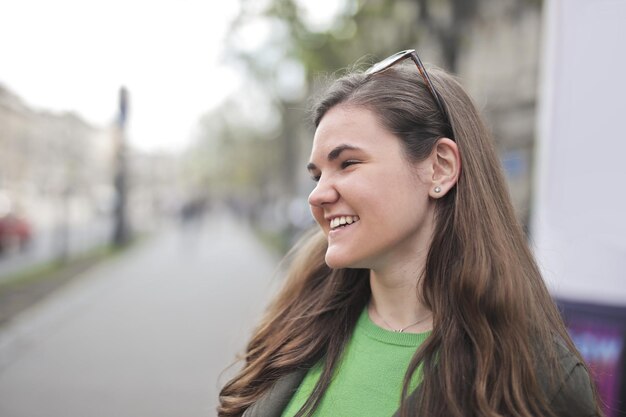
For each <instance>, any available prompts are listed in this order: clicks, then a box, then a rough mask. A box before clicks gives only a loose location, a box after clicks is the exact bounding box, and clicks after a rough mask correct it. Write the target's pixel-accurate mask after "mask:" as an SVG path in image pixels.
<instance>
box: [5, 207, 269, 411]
mask: <svg viewBox="0 0 626 417" xmlns="http://www.w3.org/2000/svg"><path fill="white" fill-rule="evenodd" d="M199 221H200V220H199ZM277 262H278V260H277V258H276V257H275V256H274V255H273V254H271V253H270V252H269V251H268V250H267V249H266V248H265V247H263V246H262V245H261V244H260V243H259V242H258V241H257V240H256V239H255V237H254V235H253V234H252V232H251V231H250V230H249V229H248V228H247V226H246V225H242V224H239V223H238V220H237V219H235V218H234V217H232V216H231V215H230V214H228V213H226V212H218V211H214V212H213V213H211V215H210V216H207V217H205V218H204V220H203V223H200V222H198V223H195V224H194V223H189V224H185V225H181V226H180V227H174V226H172V227H170V228H169V229H167V230H166V231H164V232H163V233H161V234H158V235H156V236H155V237H153V238H152V239H150V240H149V241H147V242H144V243H142V244H139V245H138V246H136V247H132V248H131V249H129V250H128V251H127V252H125V253H123V254H122V255H120V256H118V257H115V258H113V259H112V260H111V261H109V262H107V263H105V264H102V265H99V266H96V267H95V268H94V269H92V270H90V271H88V272H87V273H86V275H85V276H83V277H81V278H80V279H77V280H75V281H73V282H72V283H71V284H69V286H67V287H65V288H62V289H61V290H59V291H58V292H56V293H55V294H53V295H52V296H51V297H49V298H47V299H45V300H44V302H42V303H40V304H38V305H36V306H35V307H34V308H32V309H30V310H28V311H26V312H25V313H23V314H22V315H21V316H19V317H17V319H15V320H13V321H12V322H11V323H9V325H8V326H6V327H5V328H3V329H1V330H0V415H1V416H2V417H26V416H28V417H39V416H41V417H44V416H45V417H54V416H57V417H98V416H106V417H110V416H116V417H123V416H133V417H137V416H151V417H157V416H177V417H193V416H212V415H215V411H214V410H215V407H216V405H217V394H218V391H219V387H220V386H221V385H223V383H224V382H225V381H226V380H227V379H228V375H232V373H233V372H234V369H231V370H229V371H227V372H226V373H224V374H221V373H222V371H223V370H224V369H225V368H226V367H227V366H228V365H229V364H230V363H232V361H233V360H234V358H235V355H236V354H237V353H240V352H241V351H242V350H243V348H244V344H245V341H246V340H247V338H248V337H249V334H250V330H251V327H252V326H253V325H254V323H255V322H256V321H257V320H258V318H259V314H260V312H261V311H262V309H263V306H264V304H265V302H266V300H267V298H268V295H269V294H270V292H271V291H272V288H273V287H274V286H275V284H276V279H273V277H274V276H275V270H276V266H277Z"/></svg>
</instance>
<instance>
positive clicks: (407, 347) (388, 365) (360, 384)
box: [282, 308, 430, 417]
mask: <svg viewBox="0 0 626 417" xmlns="http://www.w3.org/2000/svg"><path fill="white" fill-rule="evenodd" d="M429 335H430V332H425V333H419V334H415V333H395V332H392V331H389V330H385V329H383V328H380V327H378V326H377V325H375V324H374V323H373V322H372V321H371V320H370V318H369V315H368V313H367V308H366V309H364V310H363V313H361V316H360V317H359V320H358V322H357V324H356V327H355V329H354V333H353V335H352V338H351V339H350V341H349V342H348V344H347V346H346V350H345V352H344V354H343V356H342V359H341V362H340V364H339V366H338V368H337V369H336V370H335V374H334V377H333V380H332V382H331V383H330V386H329V387H328V389H327V390H326V392H325V394H324V397H323V398H322V401H321V403H320V405H319V407H318V408H317V410H316V412H315V414H314V415H315V417H328V416H333V417H337V416H341V417H351V416H354V417H362V416H391V415H393V413H394V412H395V411H396V410H397V409H398V408H399V407H400V395H401V393H402V382H403V381H404V375H405V374H406V370H407V369H408V366H409V362H410V361H411V358H412V357H413V355H414V354H415V352H416V351H417V348H418V347H419V346H420V345H421V344H422V343H423V342H424V340H426V338H427V337H428V336H429ZM321 373H322V364H321V363H318V364H317V365H315V366H314V367H313V368H311V369H310V370H309V372H308V373H307V374H306V376H305V377H304V380H303V381H302V383H301V384H300V387H299V388H298V390H297V391H296V393H295V394H294V396H293V397H292V398H291V401H290V402H289V404H288V405H287V407H286V408H285V410H284V411H283V414H282V417H292V416H294V415H295V414H296V413H297V412H298V410H299V409H300V407H302V405H303V404H304V403H305V401H306V400H307V398H308V397H309V395H310V394H311V392H312V391H313V388H314V386H315V384H316V383H317V381H318V380H319V377H320V375H321ZM419 380H420V374H419V369H418V371H417V372H416V373H415V374H414V378H413V383H412V384H411V385H412V388H413V389H414V388H415V387H417V385H418V384H419Z"/></svg>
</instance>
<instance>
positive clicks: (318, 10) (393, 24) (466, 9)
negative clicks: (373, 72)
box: [204, 0, 540, 198]
mask: <svg viewBox="0 0 626 417" xmlns="http://www.w3.org/2000/svg"><path fill="white" fill-rule="evenodd" d="M539 3H540V1H539V0H506V1H504V2H500V3H498V1H496V0H417V1H414V0H338V1H336V2H332V3H331V2H324V3H314V2H313V1H308V0H265V1H258V0H255V1H252V0H241V11H240V14H239V16H238V17H237V19H236V20H235V21H234V23H233V25H232V30H231V31H230V35H229V36H228V38H227V40H226V41H227V44H228V48H227V50H228V51H229V52H230V54H229V59H231V60H232V62H233V64H234V65H235V66H238V67H239V68H240V69H241V71H242V73H243V74H244V77H245V79H246V80H247V81H248V83H250V84H254V85H255V88H256V89H258V91H260V92H261V93H260V94H258V93H257V94H256V96H255V97H254V98H251V97H249V94H248V91H247V89H248V88H247V87H246V89H242V92H241V93H240V94H239V95H238V97H237V98H236V99H235V101H238V100H239V101H255V102H256V104H255V105H254V106H258V107H266V108H270V109H273V110H274V111H275V112H276V118H277V121H276V123H277V125H276V126H277V127H276V128H274V129H272V130H271V140H267V139H264V138H263V132H260V134H259V132H252V131H251V130H255V128H254V127H252V129H250V128H251V125H248V126H245V123H246V121H245V120H243V119H241V118H235V119H233V118H232V117H231V118H228V117H223V120H222V121H221V122H220V126H221V127H220V128H216V127H215V126H212V127H210V128H208V129H205V135H204V140H214V141H218V142H219V144H220V145H219V147H220V150H219V152H220V155H221V156H220V159H222V156H225V155H229V156H230V155H232V156H235V155H236V156H237V157H238V158H242V157H243V156H244V155H246V154H248V151H246V150H244V149H243V148H242V147H247V148H248V149H253V150H255V155H254V156H255V158H253V160H249V161H248V160H246V161H244V160H242V159H240V161H244V162H243V163H244V164H245V165H246V166H245V169H244V171H245V172H246V174H245V175H243V173H241V172H239V173H238V174H237V173H235V172H233V170H234V167H230V172H226V171H222V174H221V175H222V177H221V178H222V179H223V180H226V181H227V182H229V183H231V184H232V185H233V186H234V185H236V184H234V182H235V181H237V182H239V184H238V186H241V185H242V184H243V183H248V185H249V186H261V185H259V179H260V178H263V181H276V184H279V186H278V187H271V186H268V185H267V184H265V185H262V187H265V188H266V189H268V188H269V189H274V190H279V191H277V192H282V193H284V194H286V197H287V198H292V197H296V196H297V195H301V194H303V191H305V190H303V186H302V183H303V181H302V180H303V178H304V177H305V175H306V173H305V170H304V169H303V168H300V166H302V167H304V165H305V164H306V161H305V160H304V159H305V158H306V155H307V154H308V148H309V143H308V142H309V141H310V137H311V136H312V132H311V130H306V128H305V127H306V124H305V123H303V119H305V118H306V116H307V113H306V110H305V109H307V108H308V107H309V106H308V104H307V103H306V98H307V97H311V96H314V94H315V91H316V90H317V89H318V87H319V86H318V84H316V81H317V80H319V79H320V78H322V79H323V77H320V75H323V74H325V73H328V72H341V71H343V70H342V69H348V70H349V69H352V68H351V67H352V66H353V63H355V62H357V67H363V68H364V67H367V66H369V65H371V64H372V63H373V62H375V61H377V60H378V59H381V58H384V57H386V56H388V55H390V54H391V53H394V52H396V51H398V50H401V49H408V48H418V47H419V49H424V46H426V49H427V50H428V56H427V59H426V61H427V62H434V63H436V64H438V65H440V66H442V67H444V68H446V69H448V70H449V71H451V72H458V70H459V68H458V67H459V58H460V57H461V55H462V54H464V53H466V51H467V50H468V47H469V46H470V45H469V43H470V42H471V41H472V39H474V38H472V36H471V34H472V29H473V28H474V29H475V27H476V26H477V22H479V21H489V19H491V17H490V15H493V13H488V9H489V8H494V7H495V8H501V9H506V10H507V12H506V13H510V11H513V12H515V10H519V9H520V8H522V7H525V5H528V4H533V5H534V6H537V5H538V4H539ZM496 15H497V13H496ZM229 106H230V107H229ZM230 111H233V106H232V103H231V104H229V105H226V106H224V107H223V108H221V109H219V112H222V113H224V114H226V113H228V112H230ZM309 127H310V126H309ZM220 132H221V133H220ZM218 136H219V139H218ZM243 137H246V138H247V139H246V140H245V141H244V140H243ZM258 141H260V143H262V146H261V147H260V149H257V148H258V147H257V146H256V142H258ZM265 158H267V159H265ZM238 164H239V163H238ZM240 169H243V168H240ZM269 172H273V173H277V174H278V175H275V174H269ZM235 174H236V175H235Z"/></svg>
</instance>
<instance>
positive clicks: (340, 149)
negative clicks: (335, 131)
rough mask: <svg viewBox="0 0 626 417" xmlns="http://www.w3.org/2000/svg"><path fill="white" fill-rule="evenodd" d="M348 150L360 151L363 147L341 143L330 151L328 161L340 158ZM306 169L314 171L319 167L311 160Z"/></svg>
mask: <svg viewBox="0 0 626 417" xmlns="http://www.w3.org/2000/svg"><path fill="white" fill-rule="evenodd" d="M347 150H350V151H359V150H361V148H359V147H357V146H353V145H347V144H343V145H339V146H337V147H336V148H334V149H333V150H332V151H330V152H328V156H327V159H328V162H332V161H334V160H335V159H337V158H339V156H340V155H341V153H342V152H343V151H347ZM306 169H307V170H309V171H314V170H316V169H317V166H316V165H315V164H314V163H313V162H309V164H308V165H307V166H306Z"/></svg>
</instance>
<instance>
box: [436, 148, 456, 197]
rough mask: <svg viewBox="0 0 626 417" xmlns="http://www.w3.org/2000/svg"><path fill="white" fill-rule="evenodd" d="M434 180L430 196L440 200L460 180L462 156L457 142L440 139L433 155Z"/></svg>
mask: <svg viewBox="0 0 626 417" xmlns="http://www.w3.org/2000/svg"><path fill="white" fill-rule="evenodd" d="M430 159H431V162H432V178H431V187H430V191H429V195H430V196H431V197H432V198H440V197H443V196H444V195H446V193H447V192H448V191H450V189H451V188H452V187H454V185H455V184H456V182H457V181H458V179H459V175H460V173H461V154H460V153H459V147H458V146H457V144H456V142H454V141H453V140H452V139H449V138H439V140H437V143H436V144H435V147H434V148H433V151H432V154H431V158H430Z"/></svg>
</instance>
